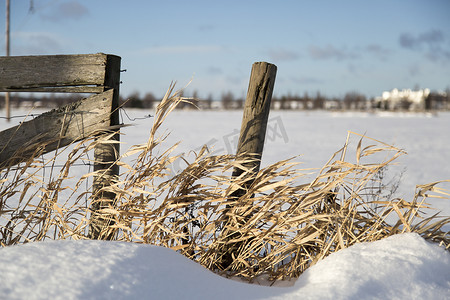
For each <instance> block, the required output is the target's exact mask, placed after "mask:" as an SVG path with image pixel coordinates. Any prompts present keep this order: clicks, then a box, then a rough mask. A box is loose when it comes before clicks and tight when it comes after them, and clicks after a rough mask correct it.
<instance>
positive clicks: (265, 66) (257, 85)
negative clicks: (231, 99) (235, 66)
mask: <svg viewBox="0 0 450 300" xmlns="http://www.w3.org/2000/svg"><path fill="white" fill-rule="evenodd" d="M276 73H277V67H276V66H275V65H273V64H269V63H267V62H256V63H254V64H253V66H252V72H251V75H250V82H249V85H248V92H247V98H246V100H245V104H244V116H243V118H242V125H241V132H240V136H239V142H238V148H237V151H236V155H237V157H239V158H241V159H244V160H245V159H247V158H248V160H249V161H248V162H245V163H243V164H242V166H243V168H240V167H235V168H234V170H233V173H232V176H233V177H234V178H236V177H239V176H241V175H242V174H243V173H244V172H245V174H244V175H243V178H242V182H243V184H241V188H239V189H237V190H236V191H234V192H233V193H232V194H231V195H230V198H229V200H230V202H232V201H236V200H237V199H238V198H239V197H241V196H243V195H244V194H245V193H246V192H247V189H248V188H249V187H250V185H251V184H252V183H253V181H254V176H255V175H256V173H257V172H258V171H259V168H260V165H261V157H262V152H263V148H264V140H265V136H266V128H267V120H268V118H269V111H270V103H271V100H272V92H273V87H274V84H275V77H276ZM228 209H231V205H229V206H228ZM225 226H226V225H225ZM225 234H227V235H229V236H228V237H227V238H226V239H238V238H239V232H231V233H230V232H226V233H225ZM243 244H244V242H243V241H240V242H236V243H232V244H229V245H228V246H227V248H226V249H225V252H224V253H221V262H220V265H221V268H222V269H226V268H228V267H229V266H230V265H231V264H232V263H233V256H235V257H237V256H238V252H239V251H240V250H239V249H240V248H242V245H243Z"/></svg>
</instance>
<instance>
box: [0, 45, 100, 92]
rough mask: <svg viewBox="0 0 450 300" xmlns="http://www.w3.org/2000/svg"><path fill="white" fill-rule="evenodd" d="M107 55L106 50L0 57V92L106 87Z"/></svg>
mask: <svg viewBox="0 0 450 300" xmlns="http://www.w3.org/2000/svg"><path fill="white" fill-rule="evenodd" d="M107 57H108V55H107V54H103V53H97V54H82V55H39V56H10V57H0V92H8V91H13V90H22V91H24V89H33V88H35V89H37V90H39V89H40V88H47V87H64V86H79V87H82V86H96V85H99V86H103V84H104V81H105V73H106V64H107ZM80 92H83V93H84V92H85V91H83V90H82V89H81V90H80Z"/></svg>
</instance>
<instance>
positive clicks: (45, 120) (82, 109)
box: [0, 90, 113, 168]
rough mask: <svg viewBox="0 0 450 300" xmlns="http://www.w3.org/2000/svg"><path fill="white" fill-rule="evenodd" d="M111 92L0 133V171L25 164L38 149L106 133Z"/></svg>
mask: <svg viewBox="0 0 450 300" xmlns="http://www.w3.org/2000/svg"><path fill="white" fill-rule="evenodd" d="M112 100H113V90H108V91H106V92H104V93H102V94H97V95H93V96H91V97H89V98H86V99H82V100H80V101H77V102H73V103H70V104H68V105H66V106H63V107H60V108H58V109H54V110H52V111H49V112H46V113H44V114H42V115H40V116H38V117H36V118H35V119H33V120H31V121H27V122H23V123H21V124H20V125H17V126H15V127H11V128H9V129H7V130H4V131H2V132H0V168H2V166H3V167H5V164H4V163H5V162H6V161H7V160H8V159H9V158H12V157H14V159H13V161H8V164H7V165H8V166H11V165H12V164H17V163H20V162H22V161H26V160H27V159H28V158H29V157H30V156H31V155H33V153H34V152H35V151H36V150H37V148H38V147H42V145H43V144H44V145H45V149H44V153H48V152H50V151H53V150H55V149H57V148H58V147H64V146H66V145H69V144H70V143H72V142H74V141H78V140H81V139H83V138H85V137H88V136H92V135H94V134H96V133H101V132H102V131H105V130H108V129H110V128H111V126H110V115H111V105H112Z"/></svg>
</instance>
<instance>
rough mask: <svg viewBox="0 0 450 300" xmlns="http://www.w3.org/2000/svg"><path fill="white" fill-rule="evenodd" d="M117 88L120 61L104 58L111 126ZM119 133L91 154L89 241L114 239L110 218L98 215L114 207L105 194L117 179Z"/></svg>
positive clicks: (115, 114) (116, 120)
mask: <svg viewBox="0 0 450 300" xmlns="http://www.w3.org/2000/svg"><path fill="white" fill-rule="evenodd" d="M119 86H120V57H118V56H114V55H108V61H107V69H106V73H105V87H109V88H111V89H112V91H113V100H112V106H111V119H110V124H111V126H116V125H118V124H119V123H120V120H119V111H118V108H119ZM119 141H120V135H119V132H118V131H117V133H116V134H115V135H114V136H113V137H112V140H111V142H112V143H111V142H109V143H99V144H98V145H97V146H96V147H95V150H94V160H95V164H94V171H96V175H95V176H94V182H93V194H94V200H93V202H92V203H91V211H92V215H91V224H90V227H89V237H90V238H91V239H105V240H110V239H113V237H114V232H113V231H112V230H111V225H113V224H114V221H113V220H112V218H111V217H112V216H111V215H108V214H102V213H101V210H102V209H104V208H112V207H114V206H115V204H116V200H115V198H116V194H115V193H114V192H111V191H108V188H109V187H110V186H112V185H114V184H115V183H116V182H117V181H118V178H119V166H118V164H117V163H116V162H117V160H118V159H119V153H120V145H119V143H118V142H119Z"/></svg>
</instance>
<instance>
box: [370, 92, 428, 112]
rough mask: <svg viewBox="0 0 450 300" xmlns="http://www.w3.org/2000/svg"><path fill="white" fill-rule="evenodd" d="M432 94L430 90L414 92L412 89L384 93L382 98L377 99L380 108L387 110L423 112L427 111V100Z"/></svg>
mask: <svg viewBox="0 0 450 300" xmlns="http://www.w3.org/2000/svg"><path fill="white" fill-rule="evenodd" d="M429 94H430V89H423V90H418V91H412V90H410V89H403V90H401V91H399V90H398V89H393V90H392V91H390V92H388V91H386V92H383V94H382V96H381V97H377V98H376V99H375V101H376V102H378V103H379V104H380V105H379V107H381V108H384V109H387V110H398V109H408V110H422V109H425V99H426V98H427V97H428V95H429Z"/></svg>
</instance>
